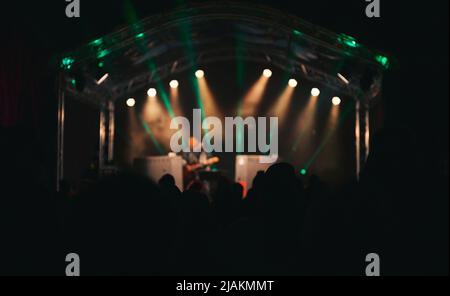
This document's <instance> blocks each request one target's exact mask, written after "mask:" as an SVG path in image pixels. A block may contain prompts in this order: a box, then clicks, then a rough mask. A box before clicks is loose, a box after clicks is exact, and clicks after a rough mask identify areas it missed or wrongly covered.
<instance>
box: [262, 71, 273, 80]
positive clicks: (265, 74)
mask: <svg viewBox="0 0 450 296" xmlns="http://www.w3.org/2000/svg"><path fill="white" fill-rule="evenodd" d="M263 75H264V77H267V78H270V77H271V76H272V71H271V70H269V69H265V70H264V71H263Z"/></svg>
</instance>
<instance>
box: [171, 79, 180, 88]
mask: <svg viewBox="0 0 450 296" xmlns="http://www.w3.org/2000/svg"><path fill="white" fill-rule="evenodd" d="M169 85H170V87H171V88H177V87H178V85H179V83H178V81H177V80H172V81H170V83H169Z"/></svg>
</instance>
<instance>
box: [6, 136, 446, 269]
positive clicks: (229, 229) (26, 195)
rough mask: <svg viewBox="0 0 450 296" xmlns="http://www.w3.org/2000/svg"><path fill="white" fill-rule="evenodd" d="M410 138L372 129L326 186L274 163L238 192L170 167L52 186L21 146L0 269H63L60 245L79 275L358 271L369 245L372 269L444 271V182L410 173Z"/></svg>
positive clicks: (224, 181) (223, 181) (223, 182)
mask: <svg viewBox="0 0 450 296" xmlns="http://www.w3.org/2000/svg"><path fill="white" fill-rule="evenodd" d="M413 146H414V143H413V142H412V140H411V138H410V137H408V136H407V135H405V133H398V131H382V132H381V133H380V134H379V135H377V136H376V137H375V140H374V143H373V149H372V150H371V155H370V157H369V159H368V161H367V165H366V166H365V168H364V171H363V173H362V175H361V178H360V180H359V181H356V180H355V181H354V182H351V183H349V184H347V186H344V187H342V188H340V189H339V190H335V189H331V188H330V187H328V186H327V185H326V184H324V182H322V181H321V179H320V178H319V177H318V176H310V177H308V178H306V177H303V176H300V175H298V174H297V172H296V170H295V169H294V167H293V166H292V165H290V164H287V163H277V164H274V165H272V166H271V167H270V168H269V169H268V170H267V171H266V172H259V173H258V174H257V176H256V177H255V179H254V181H253V183H252V186H251V188H250V189H249V190H248V192H247V194H246V196H244V189H243V187H242V186H241V185H240V184H238V183H235V182H233V181H231V180H229V179H228V178H226V177H224V176H222V177H220V178H219V180H218V181H217V186H215V188H214V189H213V190H210V191H209V190H208V189H207V187H206V186H205V184H203V183H202V182H201V181H194V182H192V183H191V184H189V186H188V188H187V189H186V190H185V191H183V192H181V191H180V190H179V189H178V188H177V187H176V185H175V180H174V178H173V177H172V176H170V175H165V176H163V177H162V178H161V179H160V180H159V182H158V184H156V183H154V182H152V181H150V180H148V179H147V178H145V177H142V176H139V175H136V174H133V173H120V174H118V175H115V176H109V177H105V178H103V179H100V180H98V181H96V182H92V183H90V184H89V185H88V186H85V187H83V188H82V189H80V190H74V188H72V187H71V186H70V185H69V184H68V183H67V182H63V183H62V184H61V190H60V192H59V193H58V194H56V193H52V191H51V190H49V189H48V188H45V187H44V186H42V185H41V184H42V183H40V182H38V180H39V178H38V177H39V172H38V171H35V172H34V175H24V172H30V170H24V164H27V165H25V167H28V166H30V165H32V164H33V160H32V158H33V157H32V156H28V158H26V159H25V160H24V159H22V156H21V157H20V159H19V157H18V158H16V159H10V160H9V161H10V163H9V164H10V167H12V169H11V170H8V172H7V173H5V172H3V173H2V175H3V176H2V180H3V181H4V185H2V193H3V194H2V198H1V199H0V202H1V205H0V219H1V221H0V222H1V223H0V229H1V233H2V242H1V245H0V259H1V263H0V274H14V275H29V274H39V275H42V274H44V275H64V271H65V266H66V264H67V263H66V262H65V260H64V258H65V256H66V254H68V253H77V254H79V256H80V259H81V273H82V275H364V272H365V267H366V265H367V262H366V261H365V258H366V255H367V254H369V253H377V254H379V256H380V258H381V264H382V265H381V270H382V274H384V275H408V274H414V275H417V274H445V273H448V249H447V248H448V223H447V224H446V223H443V222H445V220H447V222H448V191H446V183H445V182H440V181H439V180H437V179H435V180H434V184H433V187H429V186H430V185H429V184H430V183H429V182H424V180H421V179H420V176H419V175H418V174H417V170H416V168H415V162H414V157H415V156H414V153H413V152H412V151H409V150H407V149H404V147H413ZM3 148H4V149H8V147H6V148H5V147H3ZM3 152H4V154H3V155H18V153H19V155H20V152H17V151H16V152H14V151H12V150H9V151H8V150H7V151H3ZM7 153H9V154H7ZM5 161H7V160H5ZM29 174H31V173H29ZM422 184H424V185H422ZM425 184H426V185H425ZM438 189H445V190H444V191H439V190H438ZM445 225H446V226H445Z"/></svg>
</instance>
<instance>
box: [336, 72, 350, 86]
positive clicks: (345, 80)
mask: <svg viewBox="0 0 450 296" xmlns="http://www.w3.org/2000/svg"><path fill="white" fill-rule="evenodd" d="M337 76H338V77H339V79H340V80H342V82H344V83H345V84H349V83H350V82H349V81H348V79H347V78H345V76H344V75H342V74H341V73H337Z"/></svg>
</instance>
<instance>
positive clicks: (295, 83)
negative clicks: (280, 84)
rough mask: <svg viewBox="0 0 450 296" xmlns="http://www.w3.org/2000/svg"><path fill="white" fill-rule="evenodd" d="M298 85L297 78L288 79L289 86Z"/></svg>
mask: <svg viewBox="0 0 450 296" xmlns="http://www.w3.org/2000/svg"><path fill="white" fill-rule="evenodd" d="M297 85H298V82H297V80H295V79H289V86H290V87H296V86H297Z"/></svg>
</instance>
